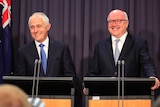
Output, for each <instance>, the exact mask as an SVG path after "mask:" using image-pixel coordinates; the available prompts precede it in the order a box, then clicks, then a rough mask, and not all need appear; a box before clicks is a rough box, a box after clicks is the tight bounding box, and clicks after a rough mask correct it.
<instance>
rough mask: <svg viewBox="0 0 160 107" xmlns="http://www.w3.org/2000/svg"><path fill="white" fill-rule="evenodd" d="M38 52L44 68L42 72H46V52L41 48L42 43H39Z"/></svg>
mask: <svg viewBox="0 0 160 107" xmlns="http://www.w3.org/2000/svg"><path fill="white" fill-rule="evenodd" d="M39 46H40V54H41V63H42V67H43V70H44V73H45V74H46V67H47V59H46V53H45V51H44V49H43V47H44V44H40V45H39Z"/></svg>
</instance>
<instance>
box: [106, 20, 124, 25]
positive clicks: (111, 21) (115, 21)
mask: <svg viewBox="0 0 160 107" xmlns="http://www.w3.org/2000/svg"><path fill="white" fill-rule="evenodd" d="M122 21H127V20H126V19H116V20H108V23H109V24H113V23H116V24H120V23H121V22H122Z"/></svg>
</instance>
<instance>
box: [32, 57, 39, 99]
mask: <svg viewBox="0 0 160 107" xmlns="http://www.w3.org/2000/svg"><path fill="white" fill-rule="evenodd" d="M37 63H38V59H35V61H34V74H33V85H32V98H33V97H34V87H35V80H36V79H35V78H36V70H37Z"/></svg>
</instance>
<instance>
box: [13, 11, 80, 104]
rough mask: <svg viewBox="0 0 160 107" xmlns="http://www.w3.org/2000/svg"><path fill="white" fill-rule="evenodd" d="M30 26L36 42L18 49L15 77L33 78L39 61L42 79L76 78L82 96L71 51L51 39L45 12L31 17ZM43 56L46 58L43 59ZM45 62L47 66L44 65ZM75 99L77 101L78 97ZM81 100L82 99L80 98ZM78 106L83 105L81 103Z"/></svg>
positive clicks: (64, 45)
mask: <svg viewBox="0 0 160 107" xmlns="http://www.w3.org/2000/svg"><path fill="white" fill-rule="evenodd" d="M28 25H29V29H30V33H31V36H32V38H33V39H34V40H33V41H32V42H30V43H28V44H26V45H24V46H22V47H20V48H19V49H18V57H17V58H16V64H15V69H16V70H15V72H14V75H23V76H33V75H34V65H35V64H34V63H35V60H36V59H38V60H41V62H42V63H41V67H40V76H41V77H42V76H43V77H60V76H62V77H64V76H70V77H74V80H75V88H76V95H77V96H80V93H79V92H80V87H81V85H80V83H79V81H78V79H77V77H76V72H75V66H74V63H73V61H72V58H71V55H70V50H69V48H68V46H67V44H65V43H63V42H60V41H56V40H54V39H51V38H50V37H49V34H48V32H49V30H50V27H51V24H50V23H49V18H48V17H47V16H46V15H45V14H44V13H43V12H36V13H33V14H32V15H31V16H30V18H29V21H28ZM40 44H41V45H43V53H41V52H42V50H41V46H40ZM42 54H43V55H44V56H45V57H42V56H43V55H42ZM43 58H44V59H43ZM45 58H46V59H45ZM43 60H44V61H45V64H43ZM43 65H44V66H43ZM78 86H79V87H78ZM78 89H79V90H78ZM75 98H76V99H77V97H75ZM78 98H79V97H78ZM79 100H81V99H80V98H79ZM76 102H78V100H76ZM77 105H81V102H80V103H78V104H77ZM76 107H78V106H76Z"/></svg>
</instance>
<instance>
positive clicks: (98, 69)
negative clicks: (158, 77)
mask: <svg viewBox="0 0 160 107" xmlns="http://www.w3.org/2000/svg"><path fill="white" fill-rule="evenodd" d="M119 60H124V61H125V70H124V71H125V76H127V77H139V76H140V75H141V70H142V71H143V72H144V74H145V76H146V77H150V76H155V68H154V65H153V63H152V60H151V57H150V55H149V51H148V47H147V42H146V41H145V40H143V39H141V38H140V37H136V36H131V35H130V34H128V35H127V37H126V40H125V43H124V45H123V48H122V51H121V53H120V56H119ZM88 76H108V77H116V76H117V66H116V65H115V62H114V57H113V51H112V41H111V37H109V38H107V39H105V40H103V41H101V42H99V43H97V44H96V46H95V51H94V56H93V58H92V60H91V65H90V69H89V73H88Z"/></svg>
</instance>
